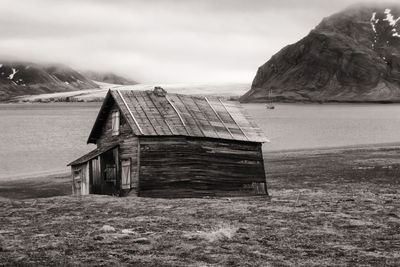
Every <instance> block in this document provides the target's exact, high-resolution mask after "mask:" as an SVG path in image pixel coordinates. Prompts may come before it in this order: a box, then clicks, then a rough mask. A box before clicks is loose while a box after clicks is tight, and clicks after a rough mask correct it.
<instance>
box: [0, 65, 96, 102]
mask: <svg viewBox="0 0 400 267" xmlns="http://www.w3.org/2000/svg"><path fill="white" fill-rule="evenodd" d="M93 88H98V85H97V84H95V83H94V82H93V81H91V80H89V79H87V78H86V77H84V76H83V75H81V74H80V73H78V72H77V71H75V70H73V69H71V68H69V67H67V66H64V65H39V64H34V63H26V62H5V61H0V101H5V100H9V99H11V98H13V97H15V96H20V95H35V94H43V93H53V92H66V91H74V90H80V89H93Z"/></svg>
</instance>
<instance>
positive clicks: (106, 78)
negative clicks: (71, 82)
mask: <svg viewBox="0 0 400 267" xmlns="http://www.w3.org/2000/svg"><path fill="white" fill-rule="evenodd" d="M82 74H83V75H85V76H86V77H87V78H89V79H91V80H93V81H96V82H103V83H112V84H120V85H134V84H138V82H136V81H134V80H131V79H127V78H124V77H122V76H119V75H116V74H114V73H111V72H94V71H84V72H82Z"/></svg>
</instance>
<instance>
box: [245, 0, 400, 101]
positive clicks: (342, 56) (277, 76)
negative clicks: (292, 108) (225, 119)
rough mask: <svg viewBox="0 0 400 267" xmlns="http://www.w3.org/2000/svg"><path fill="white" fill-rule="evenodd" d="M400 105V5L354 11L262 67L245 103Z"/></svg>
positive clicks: (326, 23) (334, 18)
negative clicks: (370, 103) (387, 103)
mask: <svg viewBox="0 0 400 267" xmlns="http://www.w3.org/2000/svg"><path fill="white" fill-rule="evenodd" d="M269 92H271V98H272V99H274V101H316V102H325V101H333V102H335V101H336V102H400V5H397V6H387V5H386V6H381V5H373V6H372V5H369V6H352V7H350V8H348V9H346V10H344V11H342V12H340V13H337V14H334V15H332V16H330V17H328V18H325V19H323V20H322V22H321V23H320V24H319V25H318V26H317V27H316V28H315V29H313V30H312V31H311V32H310V33H309V34H308V35H307V36H306V37H305V38H303V39H302V40H300V41H298V42H297V43H295V44H292V45H288V46H286V47H285V48H283V49H282V50H281V51H279V52H278V53H277V54H275V55H274V56H272V58H271V59H270V60H269V61H268V62H267V63H265V64H264V65H262V66H261V67H260V68H259V69H258V71H257V74H256V76H255V78H254V81H253V84H252V87H251V89H250V91H248V92H247V93H246V94H245V95H243V96H242V97H241V98H240V100H241V101H242V102H265V101H267V100H268V99H269V97H268V94H269Z"/></svg>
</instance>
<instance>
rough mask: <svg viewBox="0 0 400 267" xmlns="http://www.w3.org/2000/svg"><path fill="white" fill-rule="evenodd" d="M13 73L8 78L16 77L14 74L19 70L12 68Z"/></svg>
mask: <svg viewBox="0 0 400 267" xmlns="http://www.w3.org/2000/svg"><path fill="white" fill-rule="evenodd" d="M11 70H12V73H11V74H10V75H9V76H8V79H10V80H12V79H14V75H15V74H17V72H18V70H16V69H14V68H11Z"/></svg>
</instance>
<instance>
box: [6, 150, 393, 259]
mask: <svg viewBox="0 0 400 267" xmlns="http://www.w3.org/2000/svg"><path fill="white" fill-rule="evenodd" d="M399 157H400V150H399V148H397V147H383V148H379V147H377V148H368V149H345V150H344V149H334V150H323V151H303V152H279V153H268V154H266V155H265V161H266V166H267V177H268V185H269V193H270V195H271V197H238V198H230V199H227V198H214V199H213V198H210V199H154V198H152V199H150V198H136V197H127V198H116V197H110V196H96V195H92V196H85V197H71V196H62V197H51V198H37V199H21V198H19V199H18V198H17V199H14V200H12V201H11V200H9V199H2V200H0V262H1V264H2V265H5V266H15V265H40V266H59V265H96V266H115V265H136V266H360V265H361V266H397V265H398V263H399V262H400V253H399V251H400V242H399V240H400V213H399V210H400V197H399V195H400V186H399V184H400V181H399V179H400V176H399V173H400V166H399V163H398V158H399ZM377 159H382V160H377ZM360 162H361V163H362V166H367V167H373V168H354V167H355V166H358V164H360ZM387 166H391V168H387ZM49 186H57V185H56V184H52V185H51V184H49ZM105 225H107V226H109V227H106V228H107V229H112V228H113V229H114V231H103V230H102V228H103V227H104V226H105ZM110 227H112V228H110Z"/></svg>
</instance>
